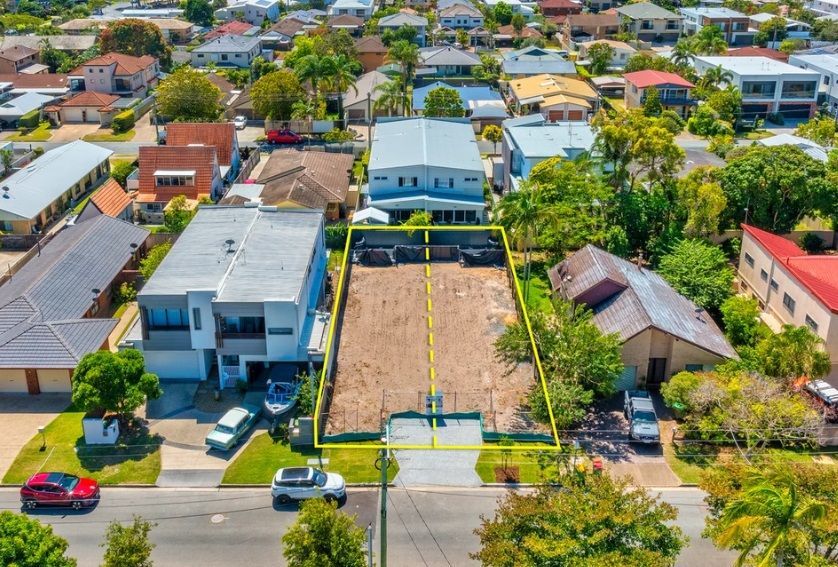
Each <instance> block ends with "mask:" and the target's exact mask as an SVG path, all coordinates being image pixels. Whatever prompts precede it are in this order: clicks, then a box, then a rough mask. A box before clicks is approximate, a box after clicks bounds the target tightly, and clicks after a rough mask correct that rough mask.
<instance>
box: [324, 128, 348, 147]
mask: <svg viewBox="0 0 838 567" xmlns="http://www.w3.org/2000/svg"><path fill="white" fill-rule="evenodd" d="M354 139H355V133H354V132H353V131H352V130H341V129H340V128H332V129H331V130H329V131H328V132H326V133H325V134H323V141H324V142H326V143H328V144H345V143H346V142H351V141H352V140H354Z"/></svg>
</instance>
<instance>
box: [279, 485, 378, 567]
mask: <svg viewBox="0 0 838 567" xmlns="http://www.w3.org/2000/svg"><path fill="white" fill-rule="evenodd" d="M365 537H366V536H365V534H364V530H363V529H362V528H359V527H358V526H356V525H355V522H354V516H348V515H347V514H344V513H342V512H338V511H337V509H336V508H335V504H333V503H331V502H326V501H325V500H323V499H320V498H312V499H310V500H306V501H305V502H303V503H302V504H300V513H299V515H298V516H297V521H296V522H295V523H294V525H293V526H291V527H290V528H289V529H288V531H287V532H285V535H283V536H282V545H283V550H282V555H283V557H285V560H286V561H287V562H288V566H289V567H311V566H314V565H318V566H323V567H365V566H366V564H367V559H366V556H365V553H364V548H363V544H364V540H365Z"/></svg>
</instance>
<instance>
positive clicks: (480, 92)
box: [413, 81, 509, 122]
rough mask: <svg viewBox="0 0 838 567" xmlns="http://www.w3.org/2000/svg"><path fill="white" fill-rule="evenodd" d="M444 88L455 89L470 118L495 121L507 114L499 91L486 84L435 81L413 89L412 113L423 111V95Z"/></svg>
mask: <svg viewBox="0 0 838 567" xmlns="http://www.w3.org/2000/svg"><path fill="white" fill-rule="evenodd" d="M438 88H446V89H452V90H455V91H457V94H459V95H460V100H461V101H463V110H464V111H465V116H466V117H468V118H471V119H472V120H481V121H490V122H491V121H492V120H493V119H494V120H495V121H498V120H503V119H505V118H506V117H507V116H509V114H508V113H507V111H506V103H504V102H503V97H501V96H500V93H499V92H498V91H496V90H494V89H492V88H491V87H489V86H486V85H476V86H475V85H471V86H462V87H455V86H452V85H449V84H448V83H444V82H442V81H437V82H435V83H431V84H430V85H426V86H424V87H421V88H418V89H413V114H414V115H416V116H421V115H422V114H424V112H425V97H427V96H428V93H430V92H431V91H432V90H434V89H438Z"/></svg>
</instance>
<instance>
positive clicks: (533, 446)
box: [314, 225, 561, 452]
mask: <svg viewBox="0 0 838 567" xmlns="http://www.w3.org/2000/svg"><path fill="white" fill-rule="evenodd" d="M356 231H357V232H367V231H369V232H375V231H392V232H418V231H438V232H499V233H500V234H501V236H502V240H503V247H504V251H505V253H506V261H507V262H509V269H510V270H511V271H512V278H513V280H514V282H515V294H516V296H517V298H518V304H519V305H520V306H521V312H522V313H523V315H524V324H525V325H526V327H527V334H528V335H529V338H530V344H531V345H532V352H533V359H534V360H535V367H536V371H537V372H538V378H539V380H540V381H541V387H542V389H543V391H544V398H545V402H546V404H547V411H548V413H549V416H550V428H551V431H552V434H553V440H554V442H555V445H544V444H543V442H540V444H539V442H533V443H529V442H522V443H525V444H523V445H513V446H511V447H501V446H499V445H497V444H489V445H437V446H435V447H434V446H431V445H401V444H392V443H321V442H320V435H319V433H320V432H319V431H318V429H319V427H318V424H319V421H320V420H319V417H320V409H321V408H320V406H321V403H322V401H323V390H324V389H325V386H326V379H327V377H326V369H327V367H328V366H329V364H328V361H329V357H330V356H331V352H332V346H333V342H334V339H335V331H336V328H337V321H338V313H339V311H340V307H341V301H340V298H341V297H342V295H343V287H344V285H346V272H347V270H346V266H347V264H348V262H349V250H350V247H351V243H352V235H353V233H354V232H356ZM314 447H315V448H317V449H366V450H370V449H423V450H427V449H432V450H442V451H444V450H459V451H462V450H488V451H512V452H523V451H533V450H538V451H560V450H561V444H560V442H559V434H558V431H557V430H556V420H555V418H554V417H553V406H552V405H551V404H550V394H549V392H548V391H547V382H546V380H545V378H544V368H543V367H542V364H541V357H540V356H539V354H538V349H537V348H536V344H535V336H534V335H533V331H532V325H531V323H530V317H529V314H528V313H527V306H526V303H524V295H523V293H522V292H521V282H520V281H519V280H518V274H517V272H516V271H515V262H514V261H513V260H512V250H511V249H510V247H509V239H508V238H507V235H506V230H504V228H503V227H502V226H494V225H478V226H408V227H406V226H363V227H362V226H351V225H350V226H349V232H348V234H347V235H346V244H345V246H344V248H343V260H342V262H341V266H340V278H339V279H338V285H337V288H336V290H335V302H334V305H333V306H332V316H331V319H330V321H329V334H328V337H327V339H326V350H325V352H324V354H323V368H322V369H321V371H320V383H319V386H318V388H317V402H316V404H315V406H314Z"/></svg>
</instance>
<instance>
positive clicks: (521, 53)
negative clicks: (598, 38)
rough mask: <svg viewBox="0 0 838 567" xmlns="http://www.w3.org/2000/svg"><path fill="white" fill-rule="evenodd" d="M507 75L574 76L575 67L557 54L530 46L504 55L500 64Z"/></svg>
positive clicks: (553, 51) (550, 50)
mask: <svg viewBox="0 0 838 567" xmlns="http://www.w3.org/2000/svg"><path fill="white" fill-rule="evenodd" d="M501 65H502V67H503V72H504V73H506V74H508V75H540V74H542V73H548V74H552V75H575V74H576V65H574V64H573V62H572V61H568V60H567V59H566V58H565V57H563V56H562V55H561V54H560V53H559V52H557V51H555V50H552V49H545V48H543V47H538V46H535V45H531V46H529V47H524V48H522V49H517V50H515V51H510V52H508V53H505V54H504V56H503V62H502V63H501Z"/></svg>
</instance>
